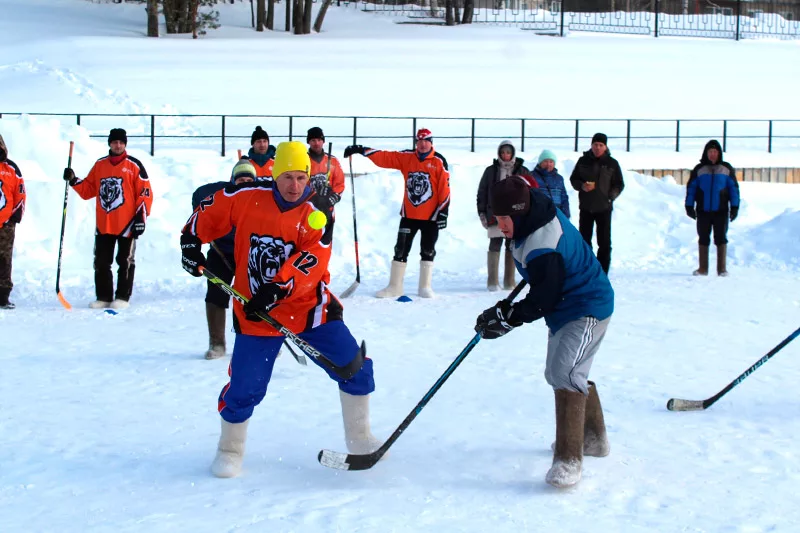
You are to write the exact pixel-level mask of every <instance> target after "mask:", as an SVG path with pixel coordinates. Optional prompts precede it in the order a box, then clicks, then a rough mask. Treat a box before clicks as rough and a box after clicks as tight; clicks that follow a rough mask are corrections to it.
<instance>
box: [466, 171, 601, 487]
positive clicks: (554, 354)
mask: <svg viewBox="0 0 800 533" xmlns="http://www.w3.org/2000/svg"><path fill="white" fill-rule="evenodd" d="M492 206H493V209H494V215H495V217H496V218H497V224H498V227H499V228H500V230H501V231H502V232H503V234H504V235H505V236H506V237H509V238H512V239H513V247H512V253H513V256H514V262H515V264H516V267H517V271H519V273H520V274H521V275H522V277H523V278H524V279H525V280H526V281H527V282H528V284H529V285H530V290H529V291H528V294H527V295H526V296H525V297H524V298H523V299H521V300H519V301H518V302H516V303H509V302H505V301H500V302H498V303H497V304H496V305H494V306H493V307H490V308H489V309H487V310H485V311H484V312H483V313H481V315H479V316H478V320H477V324H476V325H475V331H478V332H481V333H482V336H483V338H484V339H496V338H498V337H501V336H503V335H505V334H506V333H508V332H509V331H511V330H512V329H514V328H515V327H518V326H521V325H522V324H524V323H530V322H533V321H535V320H538V319H540V318H544V320H545V323H546V324H547V327H548V328H549V330H550V335H549V338H548V341H547V362H546V364H545V379H547V383H548V384H550V386H552V387H553V390H554V391H555V402H556V441H555V444H554V447H553V451H554V453H553V466H552V467H551V468H550V470H549V471H548V472H547V476H546V478H545V480H546V481H547V482H548V483H549V484H551V485H553V486H555V487H559V488H562V487H569V486H572V485H574V484H576V483H577V482H578V481H580V479H581V469H582V464H583V456H584V455H590V456H595V457H604V456H606V455H608V453H609V445H608V438H607V436H606V428H605V422H604V419H603V410H602V407H601V406H600V397H599V396H598V394H597V387H596V386H595V384H594V383H593V382H591V381H588V378H589V370H590V369H591V366H592V361H593V359H594V355H595V353H597V350H598V349H599V348H600V343H601V342H602V340H603V337H604V336H605V333H606V329H607V328H608V323H609V322H610V320H611V314H612V313H613V311H614V291H613V289H612V288H611V284H610V283H609V281H608V277H607V276H606V273H605V272H604V271H603V269H602V267H601V266H600V263H599V262H598V260H597V258H596V257H595V256H594V254H593V253H592V250H591V248H590V247H589V245H588V244H586V241H585V240H584V239H583V237H582V236H581V234H580V233H579V232H578V230H577V229H576V228H575V227H574V226H573V225H572V224H570V222H569V220H568V219H567V217H566V216H565V215H564V213H562V212H560V211H558V210H557V209H556V208H555V206H554V205H553V202H552V201H551V200H550V199H549V198H548V197H547V196H546V195H544V194H543V193H541V192H540V191H539V190H537V189H530V188H529V187H528V186H527V184H526V183H525V182H524V181H522V180H521V179H520V178H517V177H511V178H508V179H506V180H504V181H502V182H500V183H498V184H497V185H495V187H494V189H493V190H492Z"/></svg>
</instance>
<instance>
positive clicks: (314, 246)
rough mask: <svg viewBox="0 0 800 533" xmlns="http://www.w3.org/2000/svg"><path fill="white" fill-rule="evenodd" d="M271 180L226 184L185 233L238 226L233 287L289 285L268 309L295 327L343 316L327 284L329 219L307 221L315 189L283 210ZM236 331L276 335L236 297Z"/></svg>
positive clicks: (251, 289)
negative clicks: (314, 224)
mask: <svg viewBox="0 0 800 533" xmlns="http://www.w3.org/2000/svg"><path fill="white" fill-rule="evenodd" d="M272 186H273V184H272V182H250V183H244V184H241V185H238V186H229V187H226V188H225V189H223V190H221V191H218V192H217V193H215V194H214V195H213V196H209V197H207V198H205V199H204V200H202V201H201V202H200V205H199V206H198V207H197V209H195V211H194V213H192V216H191V217H189V220H188V222H187V223H186V226H184V228H183V233H186V234H190V235H194V236H196V237H198V238H199V239H200V240H201V241H202V242H204V243H207V242H211V241H212V240H214V239H217V238H219V237H222V236H223V235H226V234H227V233H228V232H229V231H230V230H231V229H232V228H234V227H235V228H236V237H235V241H234V258H235V261H236V272H235V277H234V284H233V287H234V288H235V289H236V290H237V291H239V292H240V293H241V294H242V295H244V296H247V297H248V298H250V297H252V295H253V294H254V293H255V292H256V291H257V290H258V289H259V288H260V287H261V285H263V284H265V283H268V282H271V281H275V282H278V283H282V284H284V285H285V286H288V287H289V294H288V295H287V296H286V297H285V298H283V299H282V300H280V302H279V303H278V305H277V306H276V307H275V308H274V309H272V310H271V311H270V315H271V316H272V317H274V318H275V319H276V320H277V321H278V322H280V323H281V324H283V325H284V326H286V327H287V328H289V329H290V330H291V331H293V332H295V333H301V332H303V331H308V330H310V329H313V328H315V327H317V326H319V325H321V324H324V323H326V322H329V321H331V320H341V318H342V305H341V303H340V302H339V300H338V299H337V298H336V297H335V296H333V294H332V293H331V292H330V290H328V284H329V283H330V273H329V272H328V263H329V261H330V258H331V236H332V235H333V222H332V221H331V220H330V219H329V220H328V224H327V226H325V227H324V228H322V229H318V230H315V229H312V228H311V227H310V226H309V225H308V215H309V214H310V213H311V212H312V211H315V210H316V207H315V205H314V201H315V199H316V195H315V194H314V193H311V196H309V197H308V198H307V199H306V201H304V202H301V203H300V204H298V205H296V206H295V207H290V208H288V209H286V210H282V209H281V207H280V206H279V205H278V203H277V201H276V198H275V196H274V195H277V190H276V191H275V192H274V193H273V188H272ZM233 312H234V315H235V317H236V331H237V332H239V333H244V334H246V335H259V336H278V335H280V333H278V331H277V330H275V329H273V328H272V326H270V325H269V324H267V323H266V322H262V321H258V322H254V321H251V320H247V319H246V318H245V315H244V311H243V309H242V304H240V303H239V302H236V301H234V304H233Z"/></svg>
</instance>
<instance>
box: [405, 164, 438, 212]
mask: <svg viewBox="0 0 800 533" xmlns="http://www.w3.org/2000/svg"><path fill="white" fill-rule="evenodd" d="M406 192H407V194H408V199H409V200H411V204H412V205H413V206H414V207H416V206H418V205H421V204H424V203H425V202H427V201H428V200H430V199H431V197H432V196H433V188H432V187H431V177H430V175H428V173H427V172H409V173H408V180H407V181H406Z"/></svg>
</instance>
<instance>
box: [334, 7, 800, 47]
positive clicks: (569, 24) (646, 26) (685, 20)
mask: <svg viewBox="0 0 800 533" xmlns="http://www.w3.org/2000/svg"><path fill="white" fill-rule="evenodd" d="M340 3H342V4H349V3H348V2H340ZM353 5H359V4H356V3H353ZM444 5H445V1H444V0H438V1H437V0H417V1H416V2H407V1H405V0H378V1H365V2H361V3H360V6H361V9H363V10H364V11H371V12H379V13H384V14H391V15H399V16H404V17H406V18H407V20H405V21H403V22H406V23H423V24H426V23H427V24H444V17H445V9H444ZM463 5H464V0H455V1H454V6H455V10H456V19H460V17H461V16H462V13H463ZM472 22H473V23H474V24H501V25H516V26H519V27H520V28H522V29H524V30H534V31H536V32H539V33H547V34H553V35H561V36H563V35H564V34H565V33H568V32H570V31H591V32H604V33H625V34H636V35H652V36H654V37H660V36H693V37H716V38H725V39H736V40H739V39H752V38H759V37H770V38H780V39H800V0H783V1H759V0H756V1H750V0H713V1H711V0H692V1H691V2H690V1H689V0H475V1H474V8H473V16H472Z"/></svg>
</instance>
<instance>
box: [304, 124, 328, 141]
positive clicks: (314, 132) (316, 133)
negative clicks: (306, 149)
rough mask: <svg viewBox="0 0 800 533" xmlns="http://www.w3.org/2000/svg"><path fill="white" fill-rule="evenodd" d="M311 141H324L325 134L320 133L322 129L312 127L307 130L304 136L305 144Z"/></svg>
mask: <svg viewBox="0 0 800 533" xmlns="http://www.w3.org/2000/svg"><path fill="white" fill-rule="evenodd" d="M311 139H322V140H323V141H324V140H325V134H324V133H322V128H320V127H319V126H314V127H313V128H311V129H309V130H308V134H307V135H306V142H310V141H311Z"/></svg>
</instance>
